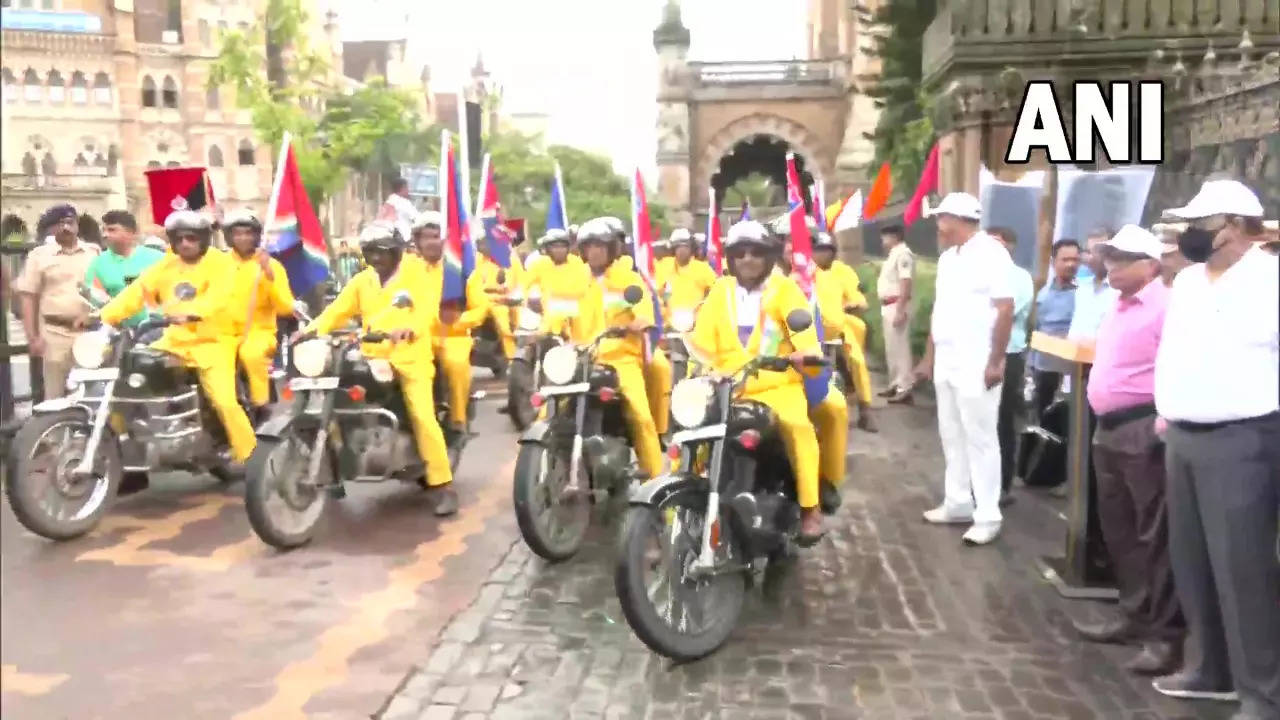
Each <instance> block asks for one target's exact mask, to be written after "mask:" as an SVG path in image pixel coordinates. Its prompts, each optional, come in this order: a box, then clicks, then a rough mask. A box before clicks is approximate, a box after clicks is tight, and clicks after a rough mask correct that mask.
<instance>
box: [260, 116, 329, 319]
mask: <svg viewBox="0 0 1280 720" xmlns="http://www.w3.org/2000/svg"><path fill="white" fill-rule="evenodd" d="M282 145H283V147H281V153H280V154H281V156H282V157H281V160H280V162H279V164H278V165H277V168H276V179H275V183H274V186H273V188H272V191H271V192H272V197H271V200H270V202H269V203H268V210H267V223H268V225H267V228H266V229H267V237H268V238H269V240H268V241H267V243H266V247H267V252H269V253H270V254H271V255H273V256H274V257H275V258H276V259H277V260H279V261H280V265H281V266H283V267H284V271H285V274H286V275H288V276H289V289H290V290H291V291H293V295H294V297H302V296H304V295H306V294H307V293H309V292H311V290H312V289H314V288H315V287H316V286H317V285H319V284H320V283H322V282H324V281H325V280H328V279H329V246H328V243H326V242H325V238H324V230H323V229H322V228H321V226H320V219H319V218H317V217H316V212H315V210H313V209H312V208H311V199H310V198H308V197H307V189H306V186H304V185H303V184H302V173H300V172H298V160H297V158H296V157H295V156H294V153H293V143H292V142H291V139H290V138H289V136H288V135H286V136H285V139H284V142H283V143H282Z"/></svg>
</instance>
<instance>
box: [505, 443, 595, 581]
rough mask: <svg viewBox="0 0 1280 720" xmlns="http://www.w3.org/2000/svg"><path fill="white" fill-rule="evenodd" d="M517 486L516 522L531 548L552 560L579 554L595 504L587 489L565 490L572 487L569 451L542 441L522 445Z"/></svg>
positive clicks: (514, 492) (558, 560)
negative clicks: (555, 447)
mask: <svg viewBox="0 0 1280 720" xmlns="http://www.w3.org/2000/svg"><path fill="white" fill-rule="evenodd" d="M584 475H585V473H584ZM582 482H583V483H586V478H585V477H584V478H583V480H582ZM513 485H514V487H513V489H512V495H513V497H512V499H513V501H514V504H515V510H516V523H517V524H518V525H519V526H520V535H521V536H522V537H523V538H524V541H525V543H526V544H527V545H528V546H529V549H530V550H532V551H533V552H534V553H535V554H537V555H538V556H539V557H541V558H543V559H545V560H549V561H551V562H561V561H563V560H568V559H569V558H571V557H573V556H574V555H575V554H577V552H578V548H580V547H581V546H582V540H583V538H584V537H586V534H587V528H588V527H589V526H590V524H591V504H590V503H589V502H588V495H587V494H586V493H585V492H584V493H581V494H578V495H573V496H566V495H564V493H563V491H564V489H565V488H566V487H568V486H569V456H568V453H564V452H555V451H553V450H550V449H548V448H547V447H546V446H544V445H542V444H541V443H524V444H522V445H520V453H519V454H518V455H517V456H516V476H515V482H514V483H513Z"/></svg>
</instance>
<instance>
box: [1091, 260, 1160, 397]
mask: <svg viewBox="0 0 1280 720" xmlns="http://www.w3.org/2000/svg"><path fill="white" fill-rule="evenodd" d="M1168 306H1169V289H1168V288H1166V287H1165V286H1164V283H1163V282H1161V280H1160V278H1156V279H1155V280H1153V281H1151V282H1149V283H1147V286H1146V287H1144V288H1142V289H1141V290H1139V291H1138V292H1137V293H1135V294H1134V295H1133V297H1128V298H1126V297H1121V298H1119V299H1118V300H1117V301H1116V304H1115V306H1114V307H1113V308H1112V309H1111V310H1110V311H1108V312H1107V313H1106V314H1105V315H1103V317H1102V324H1101V325H1099V326H1098V335H1097V341H1096V342H1097V344H1096V345H1095V346H1094V358H1093V369H1092V370H1091V371H1090V372H1089V388H1088V393H1089V405H1090V406H1091V407H1092V408H1093V411H1094V412H1095V413H1097V414H1099V415H1102V414H1104V413H1109V412H1115V411H1116V410H1124V409H1125V408H1131V407H1134V406H1137V405H1144V404H1148V403H1154V402H1155V378H1156V349H1157V348H1159V347H1160V333H1161V330H1162V329H1163V328H1164V313H1165V308H1167V307H1168Z"/></svg>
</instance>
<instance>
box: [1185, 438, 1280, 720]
mask: <svg viewBox="0 0 1280 720" xmlns="http://www.w3.org/2000/svg"><path fill="white" fill-rule="evenodd" d="M1166 442H1167V447H1166V455H1165V463H1166V470H1167V473H1168V481H1169V487H1168V501H1169V559H1170V561H1171V562H1172V565H1173V574H1174V579H1175V580H1176V582H1177V589H1178V599H1179V601H1180V602H1181V605H1182V612H1183V615H1184V616H1185V617H1186V621H1187V631H1188V637H1187V643H1186V660H1185V663H1184V666H1183V670H1184V671H1185V672H1186V673H1188V674H1190V675H1192V676H1193V677H1197V678H1199V679H1201V680H1203V681H1204V682H1206V683H1208V684H1211V685H1213V686H1215V688H1221V689H1226V688H1230V687H1232V686H1233V685H1234V687H1235V689H1236V691H1237V692H1238V693H1239V694H1240V703H1241V710H1242V711H1244V712H1246V713H1249V712H1252V713H1253V714H1255V715H1257V716H1258V717H1261V718H1277V717H1280V558H1277V556H1276V553H1277V548H1276V543H1277V532H1278V531H1280V525H1278V517H1280V415H1271V416H1268V417H1267V418H1264V419H1256V420H1250V421H1244V422H1240V423H1232V424H1229V425H1224V426H1220V427H1217V428H1214V429H1188V428H1186V427H1182V426H1178V425H1176V424H1174V423H1170V427H1169V432H1168V435H1167V438H1166Z"/></svg>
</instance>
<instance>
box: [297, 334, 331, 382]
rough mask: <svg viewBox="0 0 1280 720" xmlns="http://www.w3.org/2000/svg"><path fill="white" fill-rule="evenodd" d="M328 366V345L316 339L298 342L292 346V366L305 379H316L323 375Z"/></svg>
mask: <svg viewBox="0 0 1280 720" xmlns="http://www.w3.org/2000/svg"><path fill="white" fill-rule="evenodd" d="M328 364H329V344H328V343H326V342H325V341H324V340H321V339H319V338H316V339H314V340H307V341H305V342H300V343H298V344H297V345H294V346H293V366H294V367H295V368H297V369H298V372H300V373H302V374H303V375H305V376H307V377H316V376H318V375H321V374H323V373H324V368H325V366H326V365H328Z"/></svg>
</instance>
